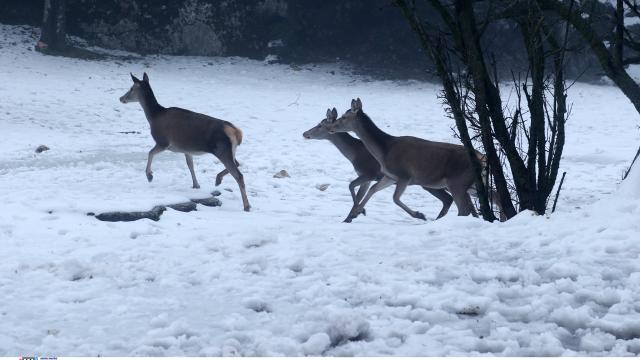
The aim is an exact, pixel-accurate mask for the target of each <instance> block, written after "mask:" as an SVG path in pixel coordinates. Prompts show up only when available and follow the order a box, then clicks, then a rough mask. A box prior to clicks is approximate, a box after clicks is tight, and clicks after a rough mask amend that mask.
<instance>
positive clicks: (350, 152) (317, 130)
mask: <svg viewBox="0 0 640 360" xmlns="http://www.w3.org/2000/svg"><path fill="white" fill-rule="evenodd" d="M337 117H338V111H337V110H336V108H333V109H327V114H326V117H325V118H324V119H323V120H321V121H320V122H319V123H318V125H316V126H314V127H312V128H311V129H309V130H307V131H305V132H304V133H303V134H302V136H303V137H304V138H305V139H316V140H329V141H330V142H331V143H332V144H333V145H335V147H336V148H338V151H340V153H341V154H342V155H343V156H344V157H346V158H347V160H349V161H350V162H351V165H352V166H353V169H354V170H355V172H356V174H358V177H357V178H356V179H355V180H353V181H351V182H350V183H349V192H350V193H351V198H352V200H353V207H352V208H351V211H349V215H348V216H347V218H346V219H345V220H344V222H351V221H352V220H353V218H355V217H356V216H358V215H360V214H363V215H366V214H367V213H366V211H365V209H364V205H363V206H362V208H361V209H360V210H357V211H356V209H357V207H358V204H359V203H360V201H361V200H362V198H363V197H364V196H365V194H366V193H367V190H368V189H369V186H370V185H371V182H372V181H379V180H380V179H382V178H383V176H384V174H383V173H382V171H381V167H380V164H379V163H378V161H377V160H376V158H374V157H373V156H372V155H371V153H370V152H369V151H368V150H367V147H366V146H365V145H364V144H363V143H362V141H360V140H359V139H356V138H354V137H353V136H351V135H349V134H348V133H346V132H336V133H331V132H329V130H328V128H327V125H328V124H330V123H334V122H335V121H336V119H337ZM357 187H358V192H357V193H356V191H355V189H356V188H357ZM425 190H427V191H428V192H430V193H431V194H432V195H433V196H435V197H436V198H437V199H438V200H440V201H441V202H442V209H441V210H440V213H439V214H438V217H437V219H440V218H441V217H443V216H445V215H446V214H447V212H448V211H449V208H450V207H451V204H452V203H453V198H452V197H451V195H449V193H447V191H446V190H444V189H430V188H425Z"/></svg>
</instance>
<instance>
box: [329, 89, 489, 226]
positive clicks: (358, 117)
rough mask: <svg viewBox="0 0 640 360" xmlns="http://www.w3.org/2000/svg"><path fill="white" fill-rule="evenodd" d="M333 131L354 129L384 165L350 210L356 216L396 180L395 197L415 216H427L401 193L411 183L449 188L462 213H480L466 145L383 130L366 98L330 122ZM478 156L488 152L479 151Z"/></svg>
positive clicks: (428, 186) (396, 201) (352, 104)
mask: <svg viewBox="0 0 640 360" xmlns="http://www.w3.org/2000/svg"><path fill="white" fill-rule="evenodd" d="M326 127H327V129H328V130H329V132H330V133H340V132H348V131H353V132H354V133H355V134H356V135H358V137H359V138H360V139H361V140H362V142H363V143H364V146H365V147H366V148H367V150H369V152H370V153H371V155H373V157H374V158H375V159H376V160H377V161H378V163H379V164H380V165H381V168H382V169H381V170H382V173H383V174H384V177H383V178H382V179H381V180H380V181H378V182H377V183H376V184H375V185H373V186H372V187H371V189H370V190H369V192H367V194H366V195H365V197H364V198H363V199H362V201H361V202H360V204H359V205H358V206H357V207H356V208H355V209H354V210H353V211H352V212H351V213H350V214H349V217H350V218H354V217H355V216H354V215H355V214H357V213H358V211H359V210H360V209H362V208H364V206H365V204H366V203H367V201H369V199H370V198H371V196H373V194H375V193H376V192H378V191H380V190H382V189H384V188H386V187H388V186H390V185H392V184H393V183H396V189H395V191H394V193H393V201H394V202H395V203H396V204H397V205H398V206H400V207H401V208H402V209H403V210H404V211H406V212H407V213H408V214H409V215H411V216H413V217H414V218H418V219H422V220H426V219H425V217H424V215H423V214H422V213H420V212H418V211H414V210H411V209H410V208H409V207H408V206H407V205H405V204H404V203H403V202H402V201H401V200H400V197H401V196H402V194H403V193H404V191H405V189H406V188H407V186H408V185H420V186H422V187H423V188H425V189H428V188H430V189H447V190H449V192H451V195H453V201H454V202H455V204H456V207H457V208H458V215H462V216H466V215H469V214H472V215H473V216H478V215H477V213H476V210H475V207H474V206H473V203H472V202H471V198H470V197H469V191H471V192H473V191H475V188H474V189H471V188H472V186H473V185H474V183H475V178H474V174H473V168H472V165H471V161H470V160H469V157H468V155H467V153H466V151H465V149H464V147H463V146H462V145H455V144H449V143H443V142H435V141H429V140H424V139H420V138H416V137H413V136H399V137H397V136H392V135H389V134H387V133H385V132H384V131H382V130H380V129H379V128H378V127H377V126H376V125H375V124H374V123H373V121H372V120H371V119H370V118H369V117H368V116H367V115H366V114H365V113H364V112H363V111H362V101H361V100H360V99H359V98H358V99H357V100H351V109H350V110H347V112H345V113H344V115H342V116H341V117H340V118H339V119H336V120H334V121H332V122H329V123H328V124H327V125H326ZM478 157H479V158H480V159H483V158H484V156H483V155H482V154H480V153H478Z"/></svg>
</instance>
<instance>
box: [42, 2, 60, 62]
mask: <svg viewBox="0 0 640 360" xmlns="http://www.w3.org/2000/svg"><path fill="white" fill-rule="evenodd" d="M65 8H66V7H65V0H45V1H44V14H43V19H42V33H41V35H40V41H38V44H37V45H36V49H37V50H39V51H54V52H57V51H64V50H66V48H67V41H66V37H67V33H66V29H65V26H66V16H65Z"/></svg>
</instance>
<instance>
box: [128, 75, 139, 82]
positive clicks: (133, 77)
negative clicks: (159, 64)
mask: <svg viewBox="0 0 640 360" xmlns="http://www.w3.org/2000/svg"><path fill="white" fill-rule="evenodd" d="M129 74H130V75H131V80H133V82H134V83H139V82H140V79H138V78H137V77H135V76H133V74H132V73H129Z"/></svg>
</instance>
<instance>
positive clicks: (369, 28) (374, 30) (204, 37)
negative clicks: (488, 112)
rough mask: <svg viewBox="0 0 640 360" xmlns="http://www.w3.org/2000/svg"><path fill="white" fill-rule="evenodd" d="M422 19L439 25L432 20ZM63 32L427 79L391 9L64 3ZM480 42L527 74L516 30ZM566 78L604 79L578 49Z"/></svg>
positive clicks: (30, 6)
mask: <svg viewBox="0 0 640 360" xmlns="http://www.w3.org/2000/svg"><path fill="white" fill-rule="evenodd" d="M43 5H44V0H28V1H24V0H3V1H1V2H0V23H5V24H14V25H18V24H28V25H32V26H41V25H42V18H43ZM593 7H595V8H596V9H595V10H596V11H593V13H595V14H599V16H596V17H594V18H593V19H592V21H594V24H595V25H596V28H597V29H598V31H599V32H600V33H601V34H602V35H603V36H606V34H609V33H611V31H612V29H613V27H614V22H613V21H612V17H613V8H612V7H611V6H610V5H606V4H601V3H599V2H594V4H593ZM597 7H602V9H601V10H598V9H597ZM422 16H423V18H425V19H426V20H434V21H436V20H435V18H436V15H435V14H430V13H429V12H426V13H424V14H423V15H422ZM66 31H67V33H68V35H72V36H77V37H80V38H82V39H84V40H86V41H88V45H95V46H100V47H104V48H109V49H118V50H125V51H131V52H136V53H139V54H167V55H194V56H241V57H247V58H251V59H258V60H267V61H269V62H280V63H284V64H291V65H295V64H306V63H322V62H340V63H344V64H346V65H349V66H351V67H352V69H353V71H354V72H356V73H360V74H366V75H372V76H375V77H377V78H386V79H408V78H414V79H420V80H429V79H431V77H432V76H433V71H432V65H431V64H430V62H429V60H427V57H426V56H425V55H424V54H423V50H422V49H421V48H420V46H419V43H418V41H417V40H416V36H415V34H414V33H413V32H412V31H411V29H410V27H409V26H408V24H407V22H406V20H405V19H404V18H403V17H402V15H401V13H400V11H399V10H398V9H397V8H396V7H394V6H393V5H392V4H391V1H389V0H325V1H315V0H242V1H216V0H178V1H173V0H172V1H169V0H66ZM485 32H486V33H485V35H484V36H483V41H484V42H485V43H486V44H485V46H486V48H487V49H488V51H487V53H488V54H491V55H492V56H495V59H496V61H497V62H498V63H499V64H500V65H503V66H500V68H508V69H512V70H513V69H516V70H517V69H523V70H526V67H527V64H526V52H525V51H524V49H523V48H522V41H521V36H522V35H521V34H520V32H519V31H518V30H517V27H516V24H515V23H513V22H509V21H495V22H492V23H491V25H490V26H488V27H487V28H486V30H485ZM505 65H506V66H505ZM566 71H567V76H568V77H569V78H576V77H580V79H581V80H584V81H589V80H596V79H599V78H600V77H601V75H602V71H601V69H600V67H599V65H598V64H597V62H596V61H595V58H594V57H593V56H592V55H591V54H590V52H589V51H585V49H584V48H583V46H581V45H580V43H579V42H578V41H577V42H576V44H575V46H573V48H572V51H571V52H570V53H569V54H568V59H567V69H566ZM500 75H501V76H503V77H506V78H510V73H503V74H500Z"/></svg>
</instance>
